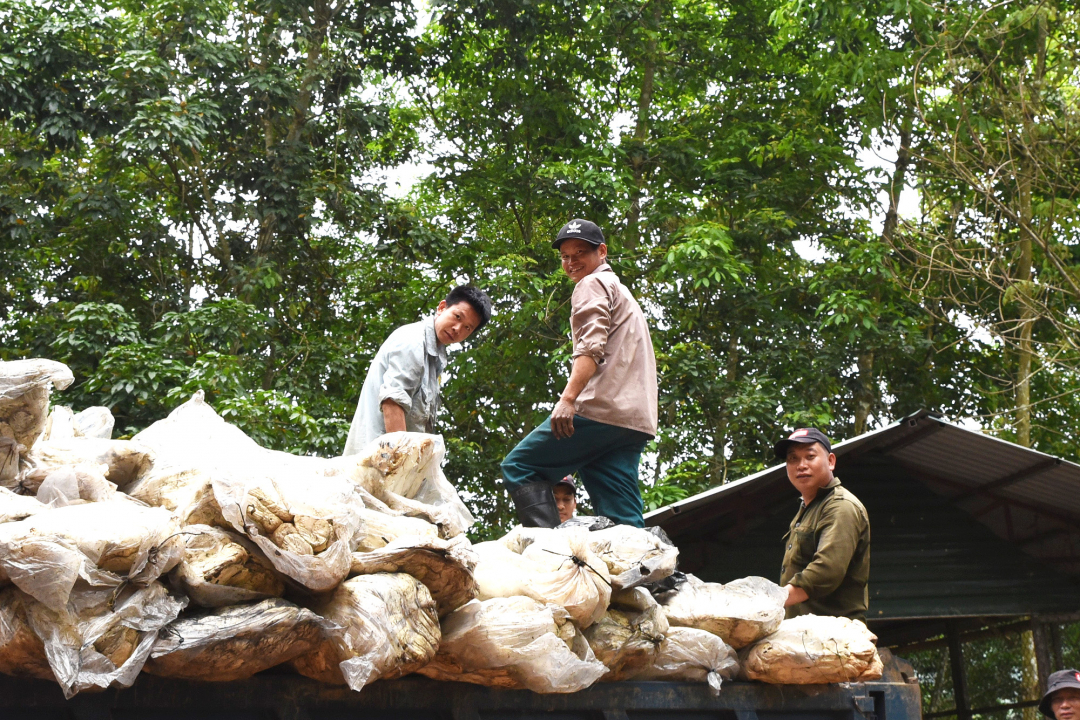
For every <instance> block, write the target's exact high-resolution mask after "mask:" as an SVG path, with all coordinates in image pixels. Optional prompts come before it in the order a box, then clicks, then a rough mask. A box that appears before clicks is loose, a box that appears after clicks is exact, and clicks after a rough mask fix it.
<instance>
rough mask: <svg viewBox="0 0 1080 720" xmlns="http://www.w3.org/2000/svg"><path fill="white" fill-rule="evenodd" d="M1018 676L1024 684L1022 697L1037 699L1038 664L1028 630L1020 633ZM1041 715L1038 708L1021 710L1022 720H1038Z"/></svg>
mask: <svg viewBox="0 0 1080 720" xmlns="http://www.w3.org/2000/svg"><path fill="white" fill-rule="evenodd" d="M1020 654H1021V664H1020V676H1021V682H1022V683H1023V685H1024V695H1025V697H1024V699H1025V700H1038V699H1039V694H1040V693H1039V666H1038V664H1037V662H1036V658H1035V637H1034V635H1032V632H1031V631H1030V630H1025V631H1024V632H1022V633H1021V634H1020ZM1041 717H1042V715H1041V714H1040V713H1039V708H1034V707H1026V708H1024V710H1023V718H1024V720H1040V718H1041Z"/></svg>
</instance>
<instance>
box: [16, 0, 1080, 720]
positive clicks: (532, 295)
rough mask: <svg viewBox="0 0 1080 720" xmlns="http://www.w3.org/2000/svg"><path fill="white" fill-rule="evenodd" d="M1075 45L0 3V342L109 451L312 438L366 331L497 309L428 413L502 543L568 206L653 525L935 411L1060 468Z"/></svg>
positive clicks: (453, 12)
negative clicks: (591, 251)
mask: <svg viewBox="0 0 1080 720" xmlns="http://www.w3.org/2000/svg"><path fill="white" fill-rule="evenodd" d="M1078 25H1080V8H1078V6H1077V5H1076V4H1074V3H1070V2H1053V1H1051V2H1035V3H1031V2H1013V1H1009V0H1006V1H1004V2H998V3H983V2H932V1H927V2H924V1H922V0H910V1H905V0H870V1H867V2H855V3H833V2H824V1H817V0H725V1H717V2H714V1H712V0H605V1H604V2H594V1H593V0H454V1H438V0H436V1H435V2H432V3H430V4H425V3H413V2H412V0H401V1H399V0H364V1H363V2H361V1H360V0H310V1H309V0H305V2H301V3H298V2H286V1H284V0H198V1H197V2H195V1H194V0H149V1H145V2H126V1H123V0H118V1H115V2H111V1H108V0H66V1H65V2H47V1H44V2H43V1H41V0H3V1H2V2H0V265H2V268H3V272H2V273H0V359H5V360H7V359H15V358H21V357H31V356H38V357H48V358H52V359H56V360H61V361H63V362H66V363H68V364H69V365H70V366H71V367H72V369H73V370H74V371H75V375H76V384H75V385H74V386H73V387H72V388H71V389H69V390H68V391H66V392H65V393H64V394H63V395H62V397H60V398H58V399H59V400H60V401H61V402H63V403H65V404H71V405H73V406H74V407H75V408H76V409H81V408H82V407H85V406H89V405H106V406H108V407H110V408H111V409H112V411H113V413H114V414H115V415H116V417H117V428H118V433H117V434H118V435H130V434H132V433H134V432H136V431H137V430H139V429H140V428H143V427H145V426H146V425H148V424H149V423H151V422H153V421H154V420H157V419H159V418H161V417H163V416H164V415H166V414H167V413H168V412H169V410H170V409H171V408H173V407H175V406H176V405H177V404H179V403H180V402H182V401H183V400H184V399H186V398H187V397H188V396H190V394H191V393H192V392H194V391H195V390H197V389H200V388H201V389H204V390H206V392H207V399H208V400H209V401H210V402H211V403H212V404H213V405H214V406H215V407H216V409H217V410H218V411H219V412H220V413H222V414H223V415H224V416H225V417H226V418H227V419H229V420H230V421H231V422H234V423H235V424H237V425H239V426H240V427H241V428H243V429H244V430H245V431H246V432H248V433H249V434H250V435H252V436H253V437H254V438H255V439H257V440H258V441H259V442H261V443H263V444H264V445H267V446H270V447H274V448H278V449H283V450H289V451H291V452H297V453H317V454H321V455H327V456H329V455H335V454H338V453H340V450H341V448H342V447H343V445H344V439H345V435H346V433H347V429H348V424H349V421H350V419H351V417H352V413H353V410H354V408H355V404H356V399H357V397H358V395H359V391H360V387H361V385H362V382H363V377H364V373H365V371H366V368H367V364H368V362H369V360H370V358H371V357H372V356H373V354H374V352H375V351H376V349H377V348H378V346H379V344H380V343H381V342H382V340H383V339H384V338H385V337H386V335H387V334H388V333H389V332H390V331H391V330H392V329H393V328H394V327H396V326H398V325H400V324H403V323H408V322H413V321H415V320H417V319H419V318H420V317H421V316H422V315H423V314H424V313H427V312H430V311H431V310H433V308H434V306H435V305H436V304H437V302H438V301H439V299H440V298H441V297H442V296H443V295H444V294H445V293H446V292H447V290H449V289H450V288H451V287H452V286H453V285H455V284H457V283H459V282H465V281H467V282H472V283H475V284H477V285H480V286H482V287H483V288H485V289H486V290H487V291H488V292H489V294H490V295H491V296H492V298H493V300H494V302H495V308H496V315H495V317H494V319H493V321H492V323H491V324H490V325H489V326H488V327H487V328H485V329H484V330H483V331H482V332H480V333H478V334H477V335H476V336H474V337H473V338H470V339H469V341H468V342H467V343H465V344H464V346H463V347H461V348H459V349H457V351H456V352H454V353H453V355H452V366H451V372H450V374H449V377H448V380H447V382H446V384H445V386H444V397H445V401H446V402H445V411H444V415H443V417H442V418H441V419H440V429H441V431H442V432H443V433H444V435H445V436H446V437H447V440H448V455H449V466H448V468H447V475H448V477H450V478H451V479H452V480H453V481H454V482H456V483H457V484H458V486H459V487H461V488H463V489H464V490H465V491H466V493H467V497H468V498H469V501H470V503H471V505H472V506H473V508H474V510H475V511H476V513H477V515H478V517H481V518H482V523H483V526H482V528H481V533H480V534H483V533H484V532H493V531H495V530H496V529H498V528H505V527H506V526H508V525H509V524H510V522H511V512H510V507H509V501H508V498H507V497H506V496H505V493H503V492H502V491H501V488H500V487H499V485H498V476H499V474H498V462H499V460H500V459H501V458H502V457H503V455H504V454H505V453H506V451H507V450H508V449H509V448H511V447H512V446H513V445H514V444H515V443H516V442H517V441H518V440H519V439H520V438H521V437H522V436H523V435H524V434H525V433H527V432H528V431H529V430H530V429H531V428H532V427H534V425H535V424H536V423H537V422H539V420H540V419H542V418H543V417H544V415H545V414H546V412H548V411H549V410H550V408H551V406H552V404H553V402H554V400H555V399H556V397H557V393H558V392H559V391H560V390H561V388H562V386H563V383H564V382H565V377H566V375H567V362H566V361H567V359H568V355H569V342H568V339H567V333H568V309H569V308H568V304H569V297H570V292H571V284H570V282H569V281H568V280H567V279H565V278H564V277H563V276H562V274H561V272H560V271H559V268H558V264H557V258H556V255H555V253H554V252H553V251H552V250H551V248H550V245H549V242H550V239H551V238H552V237H553V236H554V234H555V232H556V231H557V230H558V228H559V227H560V226H561V225H562V224H563V223H564V222H566V220H567V219H569V218H571V217H587V218H590V219H593V220H595V221H596V222H598V223H599V224H600V225H601V226H602V227H603V228H604V229H605V232H606V233H607V236H608V238H609V241H610V242H609V247H610V251H611V256H612V264H613V265H614V267H615V269H616V271H617V272H618V273H619V274H620V275H621V277H622V278H623V280H624V282H626V283H627V285H628V286H629V287H630V288H631V289H632V290H633V292H634V293H635V294H636V296H637V297H638V298H639V299H640V300H641V301H642V304H643V306H644V307H645V308H646V311H647V313H648V314H649V316H650V319H651V321H652V327H653V341H654V344H655V347H656V353H657V360H658V364H659V366H660V373H661V378H660V387H661V399H660V404H661V425H662V429H661V433H660V436H659V437H658V438H657V439H656V441H655V443H654V445H653V446H652V447H651V448H650V452H649V454H648V460H647V467H646V468H645V469H644V472H643V492H644V494H645V497H646V502H647V505H648V506H649V507H650V508H652V507H658V506H660V505H663V504H666V503H668V502H671V501H673V500H677V499H680V498H683V497H686V496H688V495H691V494H694V493H697V492H700V491H702V490H704V489H707V488H708V487H711V486H714V485H716V484H719V483H723V482H725V481H728V480H732V479H736V478H739V477H742V476H744V475H746V474H748V473H750V472H752V471H755V470H758V469H760V468H763V467H765V466H767V465H769V464H771V462H772V461H771V458H770V451H769V448H770V446H771V443H772V442H773V441H774V440H775V439H776V437H777V436H778V435H779V434H780V433H781V432H782V431H783V430H784V429H787V428H790V427H792V426H801V425H817V426H820V427H822V428H824V429H825V430H826V431H827V432H828V433H830V435H831V436H832V437H834V438H836V439H844V438H848V437H852V436H854V435H856V434H859V433H862V432H864V431H866V430H869V429H873V428H875V427H880V426H882V425H884V424H887V423H889V422H892V421H894V420H896V419H898V418H900V417H903V416H904V415H906V414H908V413H910V412H913V411H916V410H918V409H920V408H928V409H931V410H934V411H937V412H940V413H942V414H943V415H944V416H945V417H946V418H948V419H950V420H952V421H955V422H963V423H966V424H967V425H968V426H970V427H979V428H982V429H984V430H986V431H987V432H990V433H993V434H995V435H997V436H999V437H1002V438H1005V439H1008V440H1011V441H1014V442H1018V443H1021V444H1023V445H1028V446H1031V447H1034V448H1037V449H1040V450H1043V451H1045V452H1049V453H1054V454H1057V455H1060V456H1063V457H1066V458H1069V459H1073V460H1076V459H1078V457H1080V453H1078V450H1077V446H1076V439H1077V428H1076V418H1078V417H1080V394H1078V393H1077V389H1078V388H1080V349H1078V347H1077V338H1078V334H1077V329H1078V325H1080V315H1078V304H1080V237H1078V233H1077V211H1076V202H1077V199H1078V194H1080V75H1078V69H1080V27H1078ZM999 640H1000V642H1001V643H1005V645H1003V646H1002V647H1011V646H1009V645H1008V643H1010V642H1014V641H1013V640H1010V639H1008V638H1001V639H999ZM1002 652H1005V651H1002ZM984 656H985V653H984ZM935 657H936V656H934V657H931V656H930V655H927V657H926V659H925V660H920V661H919V662H921V663H922V664H923V665H924V666H925V667H924V668H923V669H924V671H925V673H926V680H925V681H924V691H926V692H929V693H934V692H935V689H934V687H935V686H934V682H933V681H932V679H933V678H934V677H937V678H938V680H937V682H938V683H939V684H938V687H937V691H936V692H938V693H939V694H938V695H937V696H934V697H935V698H937V699H933V698H930V699H933V702H934V703H937V702H939V700H941V701H942V702H945V704H946V705H948V703H947V699H948V698H947V694H948V690H947V688H946V689H945V690H944V691H942V690H941V688H942V687H945V686H944V685H942V684H941V683H946V682H947V672H946V669H945V668H944V665H940V667H941V668H942V669H941V670H940V671H936V670H935V668H938V667H939V665H934V663H935V662H937V660H935ZM1003 667H1004V666H1003ZM935 672H937V675H936V676H935V675H934V673H935ZM1002 672H1004V673H1005V674H1006V675H1007V676H1008V677H1010V678H1012V680H1009V681H1008V682H1005V681H1004V680H1003V681H1002V683H1001V685H1000V687H999V688H998V690H997V694H998V695H999V696H1001V697H1005V696H1008V695H1009V694H1010V693H1013V690H1016V692H1018V693H1021V694H1023V693H1025V692H1027V690H1024V689H1023V686H1024V683H1023V682H1022V680H1023V679H1022V678H1020V677H1018V676H1017V674H1016V671H1015V668H1014V669H1013V670H1008V671H1002ZM1028 685H1030V683H1029V684H1028ZM1010 688H1012V689H1010ZM1017 688H1019V689H1017ZM942 692H944V694H943V695H942V694H941V693H942ZM1014 694H1015V693H1014ZM942 698H943V700H942ZM1002 701H1007V697H1006V699H1005V700H1002ZM931 707H938V706H937V705H933V704H931ZM1017 712H1019V711H1017ZM998 717H1000V715H998Z"/></svg>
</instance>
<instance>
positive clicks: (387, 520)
mask: <svg viewBox="0 0 1080 720" xmlns="http://www.w3.org/2000/svg"><path fill="white" fill-rule="evenodd" d="M358 514H359V515H360V521H361V522H360V530H359V532H358V533H357V534H356V549H357V551H358V552H369V551H371V550H378V549H379V548H382V547H386V546H387V545H389V544H390V543H392V542H393V541H394V540H397V539H398V538H403V537H410V538H419V539H422V540H437V539H439V528H438V527H437V526H435V525H432V524H431V523H429V522H428V521H427V520H422V519H420V518H414V517H407V516H405V515H390V514H387V513H385V512H382V511H379V510H369V509H368V508H361V509H360V510H358Z"/></svg>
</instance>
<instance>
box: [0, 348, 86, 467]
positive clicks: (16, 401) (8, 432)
mask: <svg viewBox="0 0 1080 720" xmlns="http://www.w3.org/2000/svg"><path fill="white" fill-rule="evenodd" d="M74 379H75V376H74V375H72V374H71V370H70V369H68V366H67V365H64V364H63V363H58V362H54V361H52V360H41V359H33V360H15V361H12V362H0V438H8V439H9V440H10V441H11V442H10V443H7V444H6V445H8V450H9V451H17V452H29V451H30V450H32V449H33V447H34V443H35V442H36V441H37V439H38V436H39V435H41V433H42V431H43V430H44V429H45V425H46V422H47V421H48V418H49V391H50V390H51V389H52V388H56V389H57V390H63V389H64V388H66V387H67V386H68V385H70V384H71V383H72V382H73V381H74ZM20 445H21V446H22V450H19V449H18V448H19V446H20ZM9 481H10V480H9ZM9 487H10V486H9Z"/></svg>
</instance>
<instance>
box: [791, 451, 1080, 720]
mask: <svg viewBox="0 0 1080 720" xmlns="http://www.w3.org/2000/svg"><path fill="white" fill-rule="evenodd" d="M834 469H836V455H834V454H832V453H830V452H825V447H824V446H823V445H822V444H821V443H811V444H809V445H807V444H803V443H791V445H789V446H788V451H787V476H788V480H790V481H791V484H792V485H794V486H795V489H796V490H798V491H799V492H800V493H801V494H802V496H803V498H804V499H805V498H813V497H814V496H815V495H817V491H818V490H820V489H821V488H823V487H825V486H826V485H828V484H829V483H830V482H832V479H833V470H834ZM1078 720H1080V719H1078Z"/></svg>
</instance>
